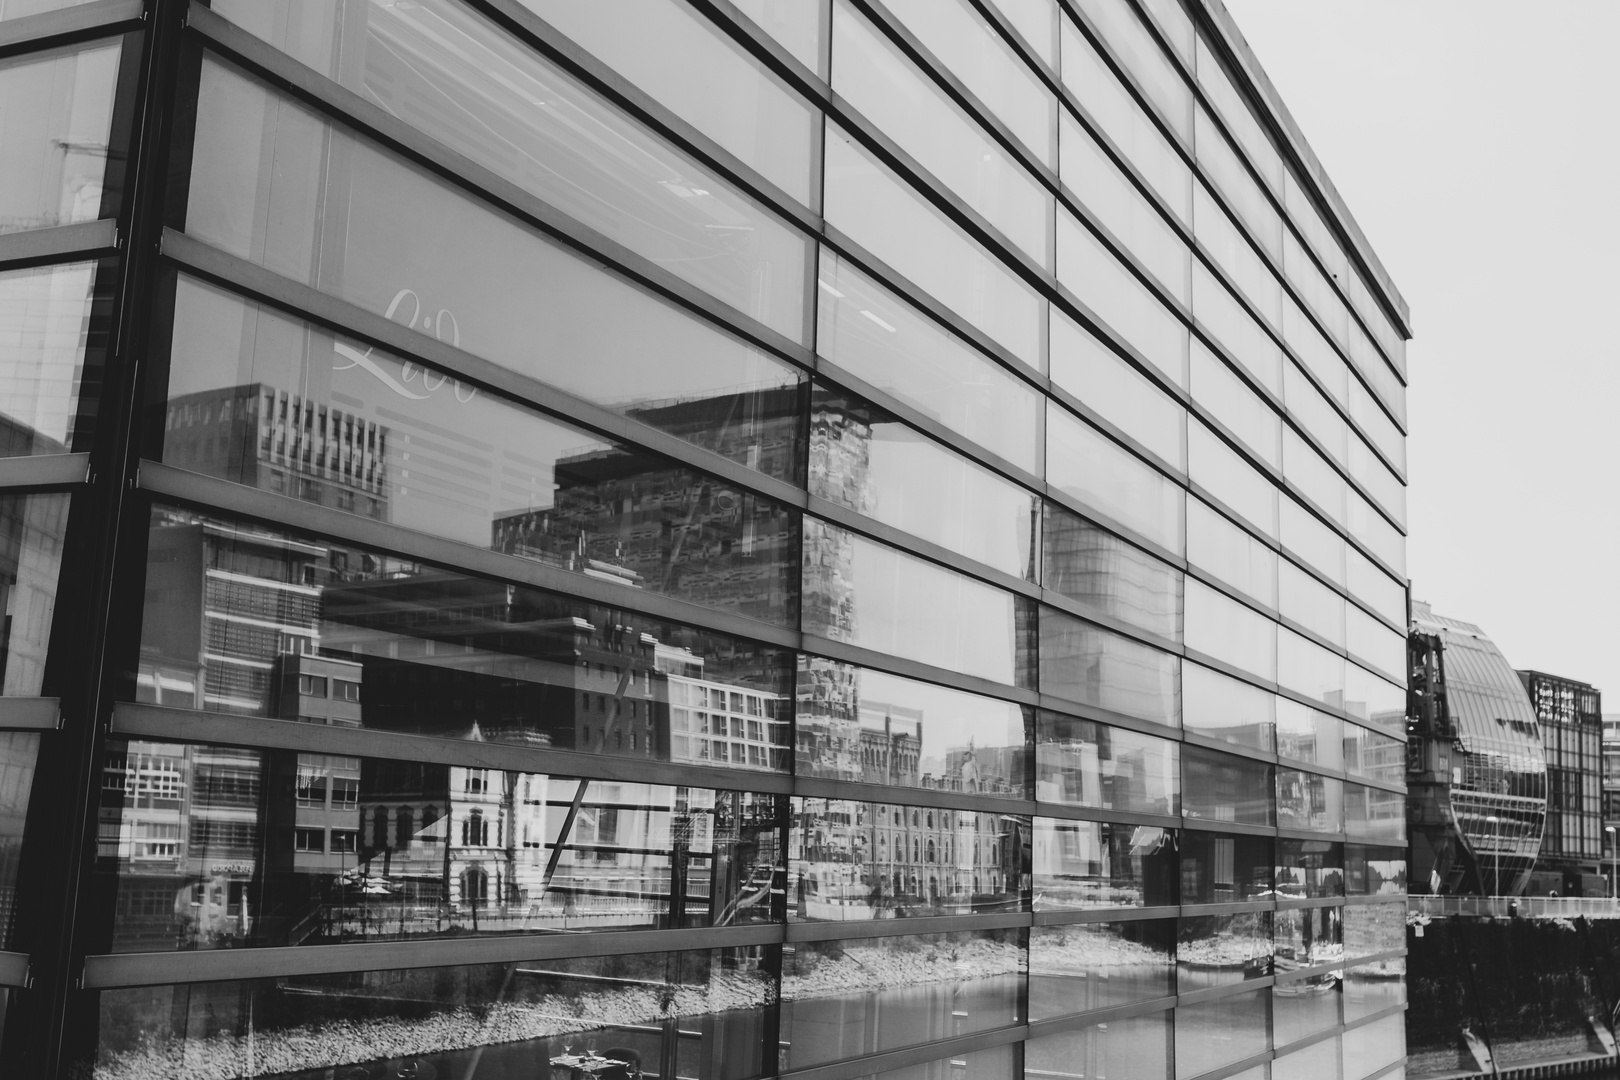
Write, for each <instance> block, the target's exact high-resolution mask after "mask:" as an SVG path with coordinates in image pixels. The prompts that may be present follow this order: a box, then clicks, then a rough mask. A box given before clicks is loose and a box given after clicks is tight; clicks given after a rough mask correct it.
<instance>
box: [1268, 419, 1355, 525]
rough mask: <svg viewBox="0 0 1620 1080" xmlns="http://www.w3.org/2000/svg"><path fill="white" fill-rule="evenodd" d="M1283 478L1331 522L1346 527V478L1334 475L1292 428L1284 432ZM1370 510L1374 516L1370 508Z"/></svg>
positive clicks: (1312, 448) (1330, 466)
mask: <svg viewBox="0 0 1620 1080" xmlns="http://www.w3.org/2000/svg"><path fill="white" fill-rule="evenodd" d="M1283 476H1285V477H1287V479H1288V481H1289V482H1290V483H1292V484H1293V485H1294V487H1295V488H1297V489H1298V490H1299V492H1300V493H1301V494H1302V495H1304V496H1305V498H1307V499H1309V500H1310V502H1311V503H1312V504H1314V505H1315V506H1316V508H1317V509H1318V510H1320V511H1322V513H1324V514H1326V515H1327V517H1328V520H1329V521H1336V522H1338V523H1339V524H1340V525H1343V524H1344V523H1345V516H1344V506H1345V496H1346V494H1347V493H1348V487H1347V485H1346V484H1345V482H1344V477H1343V476H1340V475H1339V474H1338V473H1337V472H1335V471H1334V469H1333V466H1332V465H1330V464H1328V461H1327V459H1326V458H1324V457H1323V456H1322V455H1321V454H1319V453H1317V452H1316V449H1315V448H1314V447H1312V446H1311V445H1309V444H1308V443H1306V441H1305V440H1304V439H1302V438H1300V437H1299V436H1298V435H1297V434H1295V432H1294V429H1293V428H1286V429H1284V430H1283ZM1353 497H1354V498H1359V496H1353ZM1363 505H1366V504H1365V503H1363ZM1367 509H1368V511H1369V512H1371V507H1367Z"/></svg>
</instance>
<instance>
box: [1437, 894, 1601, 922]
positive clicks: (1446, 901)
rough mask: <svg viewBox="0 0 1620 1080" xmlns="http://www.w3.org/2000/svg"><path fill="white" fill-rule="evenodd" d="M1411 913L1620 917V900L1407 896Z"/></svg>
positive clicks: (1526, 917)
mask: <svg viewBox="0 0 1620 1080" xmlns="http://www.w3.org/2000/svg"><path fill="white" fill-rule="evenodd" d="M1406 905H1407V908H1406V909H1407V912H1408V913H1409V914H1412V915H1430V916H1441V915H1482V916H1495V917H1501V918H1507V917H1509V916H1513V915H1517V916H1518V917H1519V918H1522V919H1573V918H1575V917H1577V916H1583V915H1584V916H1585V917H1586V918H1588V919H1616V918H1620V901H1617V900H1615V899H1613V898H1611V897H1607V896H1602V897H1597V896H1408V897H1407V898H1406Z"/></svg>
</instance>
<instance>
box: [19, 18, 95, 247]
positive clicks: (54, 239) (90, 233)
mask: <svg viewBox="0 0 1620 1080" xmlns="http://www.w3.org/2000/svg"><path fill="white" fill-rule="evenodd" d="M67 10H69V11H74V10H78V9H76V8H69V9H67ZM5 25H7V24H6V23H3V22H0V27H4V26H5ZM120 242H121V241H120V238H119V235H118V222H117V221H115V220H114V219H112V218H98V219H96V220H95V221H81V222H79V223H77V224H74V225H52V226H50V227H49V228H44V229H23V230H21V231H19V232H8V233H0V271H3V270H23V269H27V268H29V267H34V266H42V265H49V264H52V263H63V262H80V261H83V260H86V259H99V258H105V257H106V256H108V255H113V254H116V253H117V251H118V246H119V244H120Z"/></svg>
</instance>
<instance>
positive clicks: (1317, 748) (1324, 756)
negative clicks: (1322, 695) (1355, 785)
mask: <svg viewBox="0 0 1620 1080" xmlns="http://www.w3.org/2000/svg"><path fill="white" fill-rule="evenodd" d="M1276 702H1277V754H1278V755H1279V756H1280V757H1285V758H1292V759H1293V760H1295V761H1303V762H1305V763H1306V764H1307V765H1316V766H1319V767H1321V768H1324V769H1342V768H1344V765H1345V761H1344V758H1345V754H1346V753H1347V752H1348V750H1349V746H1350V743H1349V738H1348V733H1347V731H1348V729H1346V727H1345V724H1344V722H1343V721H1342V720H1340V719H1339V718H1338V717H1337V716H1330V715H1328V714H1327V713H1324V712H1317V711H1316V710H1315V709H1313V708H1311V707H1310V706H1309V705H1301V704H1300V703H1299V702H1297V701H1295V700H1294V699H1293V698H1285V697H1278V698H1277V699H1276ZM1400 767H1401V768H1402V769H1403V770H1404V769H1405V768H1406V757H1405V751H1404V749H1403V751H1402V754H1401V760H1400Z"/></svg>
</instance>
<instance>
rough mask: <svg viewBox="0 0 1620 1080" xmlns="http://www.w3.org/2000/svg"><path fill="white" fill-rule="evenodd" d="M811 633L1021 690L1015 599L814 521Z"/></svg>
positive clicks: (808, 563)
mask: <svg viewBox="0 0 1620 1080" xmlns="http://www.w3.org/2000/svg"><path fill="white" fill-rule="evenodd" d="M803 608H804V629H805V630H806V631H807V632H809V633H813V634H822V635H825V636H826V637H829V638H832V639H833V640H834V641H847V642H849V643H850V644H851V645H859V646H861V647H862V648H867V649H876V650H877V651H879V652H886V653H889V654H890V655H892V656H903V657H906V658H907V659H910V660H918V661H921V662H922V663H925V664H933V665H935V666H936V667H942V668H946V669H948V670H951V671H960V672H964V673H966V674H969V675H977V676H978V677H980V678H983V679H993V680H995V681H996V682H1001V683H1009V684H1018V685H1022V683H1023V681H1024V672H1023V671H1022V670H1021V658H1020V656H1019V651H1020V650H1019V643H1020V636H1019V624H1020V619H1021V618H1022V609H1021V607H1020V605H1019V604H1018V603H1017V602H1016V600H1015V598H1014V595H1013V594H1012V593H1010V592H1005V591H1003V590H1001V589H997V588H995V587H994V586H991V585H986V584H985V583H984V582H981V581H979V580H977V579H976V578H970V577H967V576H966V575H963V574H958V573H956V572H955V571H954V570H947V569H945V568H944V567H942V566H940V565H939V564H937V563H931V562H927V561H925V560H923V559H919V558H917V557H916V556H914V555H908V554H906V553H905V552H902V551H900V550H898V549H896V548H892V547H889V546H888V545H886V544H880V543H877V542H876V541H874V540H868V539H867V538H866V537H864V536H859V535H857V534H855V533H852V532H850V531H848V530H847V529H841V528H839V527H837V526H836V525H829V524H827V523H826V522H824V521H819V520H816V519H813V518H807V519H806V520H805V525H804V599H803Z"/></svg>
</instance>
